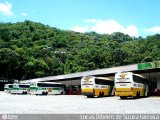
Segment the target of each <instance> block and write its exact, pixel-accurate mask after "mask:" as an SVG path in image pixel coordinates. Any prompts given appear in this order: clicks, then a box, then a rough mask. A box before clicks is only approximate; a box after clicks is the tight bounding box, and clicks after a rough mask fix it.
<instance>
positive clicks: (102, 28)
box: [71, 19, 138, 37]
mask: <svg viewBox="0 0 160 120" xmlns="http://www.w3.org/2000/svg"><path fill="white" fill-rule="evenodd" d="M84 22H85V23H94V25H92V26H90V27H89V26H88V27H82V26H76V28H81V30H83V32H88V31H94V32H97V33H100V34H112V33H113V32H122V33H125V34H128V35H130V36H135V37H138V29H137V27H136V26H134V25H129V26H127V27H125V26H123V25H121V24H119V23H118V22H117V21H115V20H96V19H86V20H84ZM73 28H75V27H73ZM71 30H73V31H77V32H81V31H78V29H71Z"/></svg>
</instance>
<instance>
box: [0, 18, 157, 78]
mask: <svg viewBox="0 0 160 120" xmlns="http://www.w3.org/2000/svg"><path fill="white" fill-rule="evenodd" d="M155 60H160V35H159V34H156V35H153V36H148V37H146V38H142V37H139V38H133V37H130V36H128V35H125V34H123V33H113V34H111V35H107V34H103V35H101V34H97V33H95V32H90V33H77V32H73V31H65V30H60V29H57V28H52V27H50V26H47V25H43V24H41V23H35V22H32V21H25V22H19V23H0V77H3V78H7V79H19V80H21V79H31V78H37V77H44V76H54V75H60V74H67V73H74V72H80V71H87V70H95V69H101V68H108V67H113V66H122V65H128V64H134V63H141V62H150V61H155Z"/></svg>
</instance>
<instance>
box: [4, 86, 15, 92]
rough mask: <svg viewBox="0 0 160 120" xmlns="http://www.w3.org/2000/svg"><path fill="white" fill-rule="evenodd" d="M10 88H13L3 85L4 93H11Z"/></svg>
mask: <svg viewBox="0 0 160 120" xmlns="http://www.w3.org/2000/svg"><path fill="white" fill-rule="evenodd" d="M12 88H13V84H5V85H4V92H7V93H11V90H12Z"/></svg>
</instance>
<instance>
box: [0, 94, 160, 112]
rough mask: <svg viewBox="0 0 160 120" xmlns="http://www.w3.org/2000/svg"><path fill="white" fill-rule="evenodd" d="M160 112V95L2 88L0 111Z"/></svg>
mask: <svg viewBox="0 0 160 120" xmlns="http://www.w3.org/2000/svg"><path fill="white" fill-rule="evenodd" d="M4 113H6V114H56V113H63V114H64V113H66V114H67V113H69V114H72V113H74V114H79V113H80V114H86V113H87V114H91V113H95V114H98V113H103V114H107V113H109V114H128V113H129V114H130V113H144V114H148V113H149V114H155V113H156V114H157V113H158V114H160V97H148V98H141V99H126V100H121V99H120V98H119V97H104V98H86V97H85V96H82V95H56V96H34V95H10V94H7V93H4V92H0V114H4Z"/></svg>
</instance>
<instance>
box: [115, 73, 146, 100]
mask: <svg viewBox="0 0 160 120" xmlns="http://www.w3.org/2000/svg"><path fill="white" fill-rule="evenodd" d="M148 88H149V87H148V80H147V79H146V78H145V77H143V76H141V75H139V74H134V73H132V72H122V73H116V74H115V96H120V98H121V99H125V98H127V97H133V98H139V97H142V96H148Z"/></svg>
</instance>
